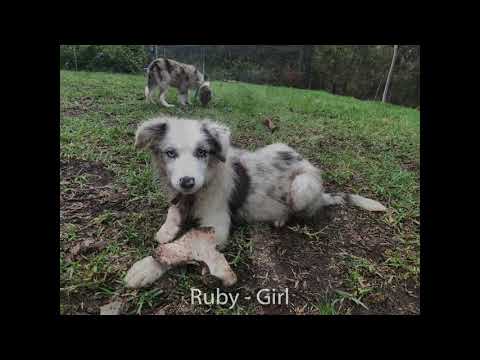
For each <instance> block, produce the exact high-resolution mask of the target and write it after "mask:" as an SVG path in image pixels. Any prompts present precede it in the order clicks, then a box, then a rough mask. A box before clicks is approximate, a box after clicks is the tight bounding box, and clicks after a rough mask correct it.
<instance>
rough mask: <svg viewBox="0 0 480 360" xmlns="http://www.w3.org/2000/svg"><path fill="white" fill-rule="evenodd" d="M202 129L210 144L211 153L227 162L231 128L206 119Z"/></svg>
mask: <svg viewBox="0 0 480 360" xmlns="http://www.w3.org/2000/svg"><path fill="white" fill-rule="evenodd" d="M202 131H203V133H204V134H205V136H206V138H207V142H208V144H209V146H210V153H211V154H212V155H213V156H215V157H216V158H217V159H218V160H220V161H222V162H225V161H226V159H227V154H228V150H229V148H230V129H229V128H228V127H226V126H225V125H222V124H219V123H216V122H213V121H210V120H204V121H202Z"/></svg>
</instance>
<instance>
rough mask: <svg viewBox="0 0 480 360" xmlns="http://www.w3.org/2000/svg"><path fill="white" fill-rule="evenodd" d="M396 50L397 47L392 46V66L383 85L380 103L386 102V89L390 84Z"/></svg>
mask: <svg viewBox="0 0 480 360" xmlns="http://www.w3.org/2000/svg"><path fill="white" fill-rule="evenodd" d="M397 50H398V45H393V57H392V65H390V70H389V71H388V76H387V83H386V84H385V90H384V91H383V97H382V102H386V101H387V94H388V87H389V86H390V82H391V81H392V72H393V67H394V65H395V60H396V59H397Z"/></svg>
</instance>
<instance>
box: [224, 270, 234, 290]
mask: <svg viewBox="0 0 480 360" xmlns="http://www.w3.org/2000/svg"><path fill="white" fill-rule="evenodd" d="M236 282H237V275H235V273H234V272H233V271H229V272H228V273H227V275H226V276H225V277H224V278H223V279H222V283H223V286H225V287H229V286H232V285H234V284H235V283H236Z"/></svg>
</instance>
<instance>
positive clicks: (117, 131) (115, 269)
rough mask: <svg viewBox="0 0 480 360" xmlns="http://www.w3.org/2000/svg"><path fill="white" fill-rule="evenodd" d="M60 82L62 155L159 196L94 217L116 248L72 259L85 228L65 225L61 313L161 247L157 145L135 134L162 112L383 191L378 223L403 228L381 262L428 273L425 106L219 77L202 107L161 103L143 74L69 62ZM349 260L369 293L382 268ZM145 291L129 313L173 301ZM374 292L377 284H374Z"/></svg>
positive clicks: (329, 176) (335, 181)
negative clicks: (367, 279) (293, 153)
mask: <svg viewBox="0 0 480 360" xmlns="http://www.w3.org/2000/svg"><path fill="white" fill-rule="evenodd" d="M60 85H61V86H60V95H61V99H60V100H61V104H60V114H61V123H60V126H61V135H60V146H61V158H62V159H65V160H69V159H81V160H86V161H100V162H102V163H103V164H104V165H105V166H106V168H107V169H109V170H111V171H113V173H114V174H115V176H114V178H113V180H112V187H113V189H114V190H116V191H123V192H124V193H125V194H126V195H125V196H126V199H125V201H127V202H131V203H136V202H140V203H142V204H146V205H148V206H150V207H149V208H148V210H147V211H139V212H133V213H128V214H126V215H125V216H124V217H121V218H117V215H116V213H115V212H113V213H112V212H111V211H110V210H105V211H103V212H101V213H99V214H96V215H95V217H92V219H90V223H91V224H92V226H93V229H95V231H96V232H95V234H94V235H95V236H97V237H99V238H102V236H112V237H114V238H115V239H116V246H108V247H107V248H105V249H103V250H102V251H101V252H100V253H94V254H88V255H85V256H82V257H81V258H80V259H78V260H75V261H73V262H70V263H68V262H66V261H65V259H64V257H65V254H66V249H67V244H69V243H71V242H74V241H75V240H76V239H77V238H78V237H79V231H80V228H81V226H79V225H76V224H73V223H69V224H64V226H63V225H62V230H61V241H62V244H61V245H62V249H63V248H64V249H65V251H63V252H62V257H61V259H60V262H61V287H62V290H61V294H62V312H64V313H70V312H75V311H80V310H78V306H77V305H78V303H79V301H80V300H78V299H77V298H76V296H77V297H79V298H80V299H81V298H82V296H84V295H85V293H83V292H82V291H87V293H88V294H89V296H90V298H89V301H90V300H91V301H94V302H95V301H97V302H100V303H101V302H105V301H107V300H108V299H109V298H110V297H111V293H112V292H113V293H118V292H121V291H123V290H122V286H123V285H122V284H121V279H122V276H123V274H124V273H125V272H126V270H127V269H128V265H131V262H132V261H135V260H137V259H139V258H140V257H141V256H143V255H146V254H148V253H149V251H151V249H153V247H154V246H155V244H154V243H153V240H152V239H151V238H152V236H151V235H152V234H153V233H154V231H155V230H157V229H156V228H158V227H159V225H160V221H161V220H163V216H164V215H165V212H166V208H167V206H168V204H167V203H166V198H165V196H164V194H163V192H162V190H161V187H159V185H158V182H157V181H156V180H155V177H154V173H153V169H152V167H151V166H150V159H149V154H148V153H146V152H138V151H135V150H134V147H133V143H134V132H135V129H136V127H137V126H138V124H139V123H140V122H142V121H144V120H146V119H148V118H150V117H153V116H157V115H160V114H171V115H175V116H180V117H190V118H197V119H200V118H212V119H215V120H217V121H220V122H223V123H225V124H227V125H228V126H229V127H230V128H231V129H232V133H233V139H234V141H236V142H237V143H240V144H242V146H244V147H246V148H249V149H255V148H256V147H259V146H264V145H267V144H271V143H275V142H285V143H288V144H289V145H291V146H293V147H295V148H296V149H297V150H298V151H299V152H300V153H302V154H303V155H304V156H305V157H306V158H307V159H309V160H310V161H311V162H312V163H314V164H316V165H319V166H320V167H321V168H322V169H324V170H325V174H324V179H325V182H326V183H327V184H330V185H333V186H334V187H335V188H338V189H342V190H345V191H348V192H353V193H360V194H362V195H365V196H369V197H372V198H375V199H378V200H380V201H381V202H383V203H384V204H386V205H387V207H388V208H389V211H388V212H387V213H386V214H382V215H380V216H379V219H380V220H379V221H380V222H381V223H382V224H384V226H385V227H388V228H389V229H391V230H392V231H393V232H394V233H395V237H396V239H399V240H398V241H399V242H398V244H399V245H398V247H396V248H395V249H390V250H389V251H388V252H386V253H385V258H384V259H383V260H382V262H381V264H380V265H379V267H380V268H381V269H386V270H385V271H387V270H388V271H392V272H394V274H395V276H397V275H398V276H401V277H402V278H404V279H408V278H414V279H415V281H417V282H418V281H419V280H418V277H419V228H418V226H417V225H419V222H420V210H419V197H420V183H419V178H420V170H419V166H420V154H419V148H420V136H419V123H420V114H419V112H418V111H416V110H413V109H409V108H405V107H400V106H395V105H390V104H382V103H378V102H369V101H359V100H356V99H354V98H350V97H342V96H335V95H331V94H329V93H326V92H322V91H309V90H299V89H291V88H285V87H271V86H260V85H252V84H244V83H224V82H213V83H212V87H213V92H214V97H213V100H212V103H211V104H210V106H208V107H207V108H202V107H200V106H199V105H195V106H191V107H188V108H186V109H181V108H179V107H178V102H177V100H176V92H175V91H170V92H169V94H168V96H167V101H168V102H170V103H172V104H175V105H177V106H176V107H175V108H173V109H164V108H160V107H159V106H158V105H156V104H145V103H144V101H143V100H142V97H143V87H144V77H143V76H142V75H121V74H106V73H89V72H67V71H62V72H61V84H60ZM265 117H270V118H272V119H273V121H274V123H275V125H277V126H278V130H277V131H276V132H274V133H273V134H271V133H270V131H268V130H267V129H266V127H265V126H264V125H263V124H262V121H263V120H264V118H265ZM62 181H63V179H62ZM88 184H89V183H88V178H86V177H85V175H79V176H77V177H75V178H74V179H72V180H71V181H69V182H68V183H62V182H61V191H62V193H64V192H68V191H70V190H72V189H73V191H77V190H81V189H86V188H88V186H89V185H88ZM125 189H127V190H125ZM298 229H300V228H298ZM298 229H297V230H298ZM247 230H248V229H247ZM298 231H300V230H298ZM298 231H297V232H298ZM300 232H302V231H300ZM99 234H100V235H99ZM101 234H103V235H101ZM234 236H235V238H236V239H238V241H239V242H238V245H237V246H236V247H235V248H234V250H235V251H234V253H232V254H229V253H227V258H228V260H229V261H231V262H232V263H233V264H234V265H237V264H241V263H242V262H243V261H244V260H245V259H246V258H248V257H249V256H252V254H251V245H250V244H249V242H248V241H247V240H245V236H244V234H243V233H242V230H240V231H239V232H238V233H236V234H235V235H234ZM305 236H306V237H310V238H311V235H308V234H305ZM376 265H377V264H375V265H372V266H373V267H375V266H376ZM345 266H347V267H348V269H349V270H348V271H347V273H348V274H350V275H349V276H347V278H346V279H345V284H348V286H350V287H349V289H350V290H352V291H353V294H352V296H354V295H357V296H360V297H364V296H367V295H368V294H367V293H361V289H360V288H359V287H358V282H359V279H360V280H362V282H363V283H364V281H363V277H364V276H366V275H365V274H366V273H374V272H375V271H374V270H375V269H372V268H369V267H368V265H367V264H366V263H364V262H361V261H358V259H357V261H351V259H350V260H348V261H347V260H346V261H345ZM378 271H380V272H381V271H382V270H378ZM177 275H178V273H174V275H172V276H174V277H175V276H177ZM184 276H185V277H186V280H182V281H180V283H181V284H183V285H182V286H181V287H180V288H179V291H181V292H182V294H183V295H181V296H187V295H186V294H188V286H190V285H191V282H189V281H190V280H189V279H190V277H191V276H194V275H189V274H186V275H184ZM373 276H375V275H373ZM101 288H103V289H107V290H100V289H101ZM85 289H86V290H85ZM109 289H110V290H109ZM153 290H155V289H153ZM148 291H151V290H148ZM148 291H147V292H144V291H139V292H132V293H128V294H129V295H128V296H127V295H125V296H126V297H127V298H128V301H129V311H130V313H139V314H140V313H144V312H145V311H146V309H153V308H154V307H155V306H156V305H158V304H159V303H162V301H167V300H165V299H166V298H165V296H166V295H165V293H162V292H158V291H157V292H155V291H152V292H148ZM373 291H376V290H375V288H372V289H370V292H373ZM92 294H93V295H92ZM132 294H133V295H132ZM162 299H163V300H162ZM322 306H323V307H321V310H319V311H320V313H335V308H334V307H333V308H332V307H331V305H329V304H328V305H322ZM208 312H209V313H211V312H213V313H223V312H225V311H224V310H222V309H210V310H209V311H208ZM244 312H247V313H248V309H244V308H242V309H234V310H233V311H226V313H244Z"/></svg>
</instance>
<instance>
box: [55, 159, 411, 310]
mask: <svg viewBox="0 0 480 360" xmlns="http://www.w3.org/2000/svg"><path fill="white" fill-rule="evenodd" d="M60 168H61V185H62V187H63V189H62V192H61V194H60V205H61V211H60V220H61V228H62V229H63V231H62V233H63V234H64V235H65V233H67V234H68V228H69V227H71V226H72V225H73V226H74V227H75V237H74V239H67V238H64V241H62V242H61V251H62V252H63V253H64V255H65V261H66V262H67V263H73V262H75V263H76V264H81V263H82V262H86V263H90V262H91V261H92V257H95V256H96V254H98V253H101V252H102V251H104V250H105V249H106V248H107V247H108V246H109V245H110V246H113V247H118V246H120V248H119V249H117V250H116V251H115V253H114V254H111V253H106V254H105V256H107V257H108V259H107V261H111V263H110V264H109V266H110V271H109V272H107V276H111V278H110V283H111V284H113V289H112V290H113V291H112V296H108V294H105V295H107V296H98V295H99V294H98V293H96V292H93V293H92V292H91V291H90V290H89V288H88V286H87V287H85V288H84V289H82V291H81V292H80V293H76V294H75V295H72V296H67V297H63V301H64V302H65V303H69V304H70V306H67V308H68V311H66V313H73V314H82V313H83V314H98V313H99V309H100V307H101V306H102V305H105V304H106V303H108V302H109V301H111V300H115V299H121V300H122V301H123V302H125V304H126V306H125V313H135V312H137V311H138V303H136V302H135V301H133V302H132V301H131V299H132V298H133V297H136V296H137V295H138V292H139V291H131V290H126V289H124V288H123V286H122V285H121V280H122V274H123V272H124V271H126V270H127V269H128V268H129V266H130V265H131V264H132V263H133V262H134V261H135V260H136V259H138V258H134V257H132V256H131V249H130V247H131V246H136V243H135V242H131V241H125V239H124V235H122V230H124V226H122V219H123V220H128V219H129V218H130V219H131V218H132V216H134V215H135V214H139V215H141V214H142V213H143V214H147V215H150V217H149V220H148V221H147V222H146V223H145V225H148V229H145V234H144V236H145V238H146V239H151V238H152V237H153V233H154V231H155V230H156V229H157V228H158V227H159V226H160V225H161V222H162V221H163V215H161V214H160V213H161V212H162V211H164V210H165V209H158V208H157V209H155V206H154V205H152V204H146V203H142V202H141V201H140V200H139V201H135V202H129V201H128V199H129V196H128V191H127V190H126V189H123V190H118V189H117V188H116V187H115V186H114V185H113V184H112V180H113V179H114V176H115V174H114V173H113V172H112V171H110V170H108V169H106V168H105V166H104V165H103V164H102V163H100V162H88V161H81V160H76V159H70V160H61V163H60ZM152 210H153V212H152ZM152 215H153V216H152ZM155 215H157V217H156V218H155ZM137 225H138V224H137ZM148 245H150V248H151V249H152V248H153V247H154V246H155V244H154V243H153V240H148V241H147V248H148ZM396 246H397V240H396V239H395V236H394V235H393V234H392V233H391V232H390V230H389V229H388V228H387V227H385V226H384V224H383V225H382V223H380V222H379V221H378V220H377V219H376V215H375V214H371V213H366V212H363V211H361V210H357V209H353V208H345V207H340V208H333V209H329V210H328V211H326V212H325V214H324V216H322V217H320V218H319V219H318V222H317V223H316V224H304V223H303V224H302V223H301V222H296V221H292V222H291V223H289V224H287V225H286V226H285V227H284V228H283V229H275V228H273V227H271V226H269V225H262V224H258V225H254V226H237V227H236V228H234V230H233V234H232V244H231V245H230V246H229V248H228V249H227V251H226V254H227V259H228V260H229V262H231V263H232V268H233V270H234V271H235V272H236V274H237V276H238V278H239V281H238V283H237V284H236V285H235V286H234V287H233V288H229V289H224V288H223V289H222V291H225V292H231V293H239V294H240V297H239V299H240V300H239V303H238V304H239V306H238V308H237V309H236V313H240V314H242V313H248V314H318V313H319V307H320V312H321V311H322V310H321V307H322V306H325V304H328V306H327V308H326V309H327V310H324V311H327V312H328V311H332V312H335V313H347V314H408V313H411V314H416V313H419V301H420V296H419V287H418V286H417V285H416V284H415V283H412V282H411V281H407V282H398V276H395V282H392V278H393V275H398V274H396V273H394V270H395V271H396V272H398V269H392V268H390V267H389V266H387V265H385V261H386V256H385V254H386V252H387V250H389V249H390V250H394V249H395V247H396ZM122 253H123V254H124V255H123V256H122ZM201 269H202V264H198V265H185V266H183V267H180V268H178V269H174V270H172V271H171V272H169V273H167V274H166V275H165V276H164V277H163V278H162V279H160V280H159V281H158V282H156V283H155V284H154V285H153V286H152V287H151V288H150V289H149V290H148V291H154V292H155V294H156V295H157V297H155V300H154V301H153V300H152V303H151V305H154V306H151V308H150V309H148V310H147V311H142V313H144V314H157V313H160V314H203V313H210V312H214V313H219V311H220V313H221V310H222V307H220V308H219V309H214V311H212V308H210V307H208V306H198V305H195V306H192V305H191V304H190V293H189V288H190V287H195V288H198V289H200V290H202V291H203V292H205V293H214V292H215V289H216V288H217V287H219V288H222V287H221V284H220V283H219V282H218V281H217V280H216V279H214V278H213V277H211V276H210V275H208V274H205V275H202V271H201ZM109 273H110V274H109ZM101 275H102V274H101ZM103 275H105V274H103ZM391 277H392V278H391ZM93 278H95V275H93ZM105 280H106V278H104V279H102V281H103V282H104V281H105ZM265 288H268V289H276V290H277V291H281V290H282V289H285V288H288V289H289V305H288V306H286V305H284V304H282V305H260V304H259V303H258V302H257V301H255V296H256V294H257V292H258V291H259V290H261V289H265ZM339 291H340V292H339ZM63 293H65V291H64V292H62V293H61V294H63ZM248 296H250V297H251V300H246V299H245V297H248ZM80 299H81V300H80ZM352 299H353V300H352ZM360 299H361V300H360ZM129 302H130V303H129ZM332 303H334V304H333V305H332ZM322 304H323V305H322ZM330 307H331V309H330ZM144 309H145V308H144ZM225 313H230V312H229V311H228V309H227V306H225Z"/></svg>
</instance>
